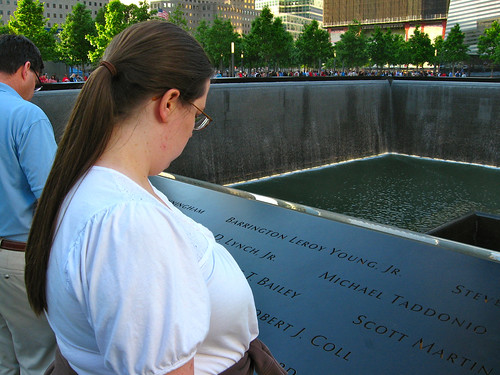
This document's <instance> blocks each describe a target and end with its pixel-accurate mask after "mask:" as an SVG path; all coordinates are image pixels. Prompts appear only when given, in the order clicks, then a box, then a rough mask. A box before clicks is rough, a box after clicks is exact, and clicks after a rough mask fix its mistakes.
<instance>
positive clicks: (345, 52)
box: [335, 20, 368, 70]
mask: <svg viewBox="0 0 500 375" xmlns="http://www.w3.org/2000/svg"><path fill="white" fill-rule="evenodd" d="M353 22H354V23H353V24H351V25H349V26H348V28H347V31H346V32H345V33H344V34H342V35H341V36H340V40H339V41H338V42H337V43H336V44H335V50H336V51H337V57H338V58H339V59H340V61H342V64H343V65H344V66H346V67H348V68H356V70H358V69H359V67H360V66H363V65H365V64H366V63H367V62H368V50H367V40H366V36H365V35H364V33H363V30H362V29H361V23H359V22H358V21H356V20H354V21H353Z"/></svg>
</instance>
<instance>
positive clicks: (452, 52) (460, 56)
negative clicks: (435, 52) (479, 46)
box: [443, 23, 469, 74]
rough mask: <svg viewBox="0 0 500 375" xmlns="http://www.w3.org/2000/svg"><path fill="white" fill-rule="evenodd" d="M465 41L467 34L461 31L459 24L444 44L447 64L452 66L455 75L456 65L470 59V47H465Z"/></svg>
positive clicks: (451, 31)
mask: <svg viewBox="0 0 500 375" xmlns="http://www.w3.org/2000/svg"><path fill="white" fill-rule="evenodd" d="M464 39H465V34H464V33H463V32H462V30H460V25H459V24H458V23H457V24H456V25H455V26H453V27H452V28H451V30H450V32H449V34H448V37H447V38H446V40H445V41H444V43H443V47H444V55H445V59H446V62H449V63H451V64H452V67H453V68H452V71H453V74H455V66H456V64H457V63H460V62H463V61H466V60H468V58H469V55H468V52H469V47H467V46H466V45H465V43H464Z"/></svg>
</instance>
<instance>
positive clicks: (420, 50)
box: [408, 26, 434, 69]
mask: <svg viewBox="0 0 500 375" xmlns="http://www.w3.org/2000/svg"><path fill="white" fill-rule="evenodd" d="M408 43H409V47H410V59H411V61H410V62H411V63H412V64H414V65H416V66H417V69H418V67H419V66H421V67H423V66H424V64H425V63H426V62H432V61H433V59H434V48H433V47H432V42H431V39H430V38H429V35H428V34H426V33H423V32H421V31H420V30H419V27H418V26H417V27H415V31H414V33H413V35H412V36H411V38H410V40H409V41H408Z"/></svg>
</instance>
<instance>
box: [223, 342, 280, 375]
mask: <svg viewBox="0 0 500 375" xmlns="http://www.w3.org/2000/svg"><path fill="white" fill-rule="evenodd" d="M254 371H255V372H257V374H259V375H286V371H285V369H284V368H283V367H281V366H280V364H279V363H278V362H277V361H276V359H275V358H274V357H273V355H272V354H271V351H270V350H269V348H268V347H267V346H266V345H265V344H264V343H263V342H262V341H260V340H259V339H255V340H253V341H252V342H251V343H250V348H249V349H248V351H247V352H246V353H245V355H244V356H243V358H241V359H240V360H239V361H238V362H237V363H235V364H234V365H233V366H231V367H229V368H228V369H227V370H225V371H223V372H221V373H220V374H219V375H253V373H254Z"/></svg>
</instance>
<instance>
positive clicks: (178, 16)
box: [168, 4, 190, 32]
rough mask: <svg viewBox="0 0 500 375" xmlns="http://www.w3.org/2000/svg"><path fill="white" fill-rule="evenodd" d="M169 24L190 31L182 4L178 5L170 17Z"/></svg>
mask: <svg viewBox="0 0 500 375" xmlns="http://www.w3.org/2000/svg"><path fill="white" fill-rule="evenodd" d="M168 22H171V23H173V24H174V25H177V26H179V27H181V28H182V29H183V30H185V31H188V32H189V31H190V29H189V27H188V22H187V19H186V17H184V12H183V11H182V9H181V4H177V5H176V6H175V8H174V10H173V11H171V12H170V14H169V15H168Z"/></svg>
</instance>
